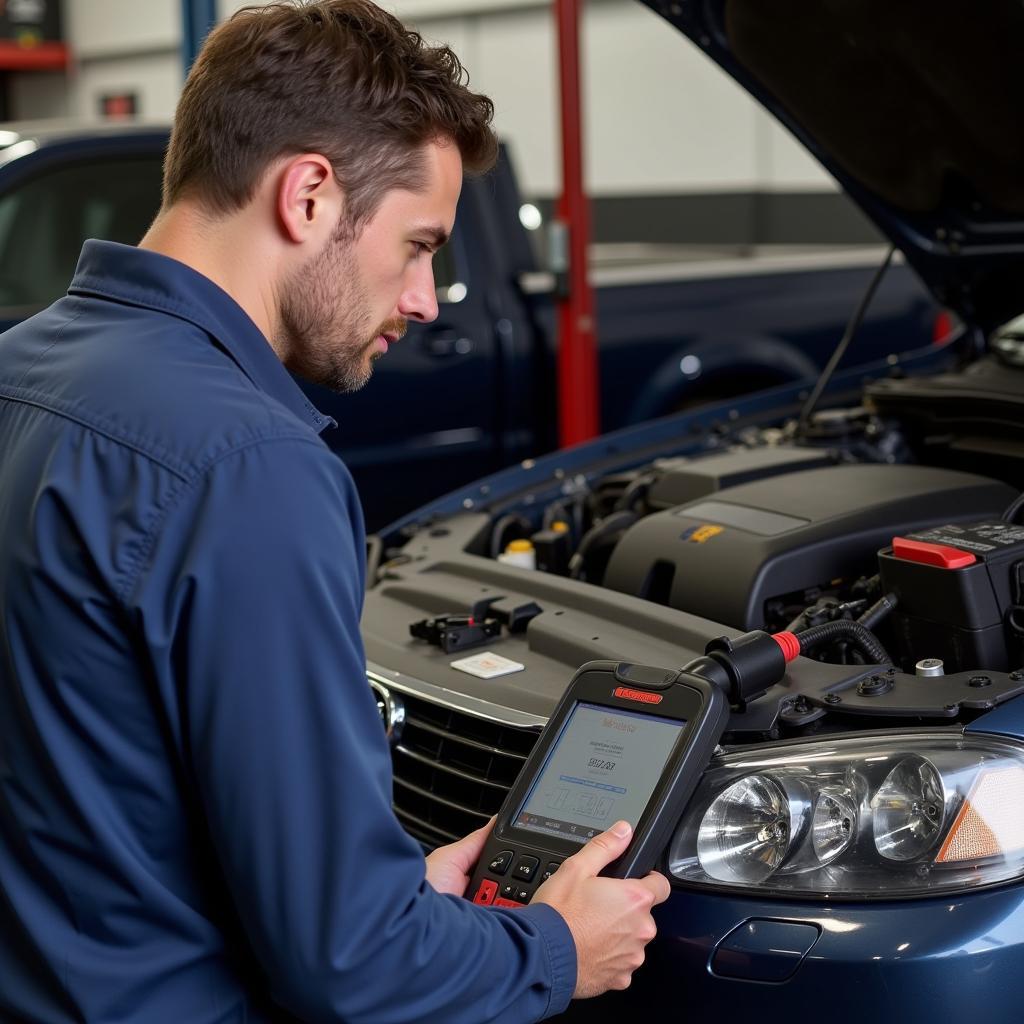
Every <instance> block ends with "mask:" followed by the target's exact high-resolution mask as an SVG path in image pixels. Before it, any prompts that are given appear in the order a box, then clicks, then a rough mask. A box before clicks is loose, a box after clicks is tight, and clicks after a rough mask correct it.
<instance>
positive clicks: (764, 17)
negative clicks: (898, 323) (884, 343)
mask: <svg viewBox="0 0 1024 1024" xmlns="http://www.w3.org/2000/svg"><path fill="white" fill-rule="evenodd" d="M643 2H644V3H646V4H647V6H649V7H650V8H652V10H654V11H656V12H657V13H658V14H660V15H662V16H663V17H664V18H666V19H667V20H668V21H670V22H671V23H672V24H673V25H675V26H676V28H678V29H679V30H680V31H681V32H684V33H685V34H686V35H687V36H689V37H690V39H692V40H693V41H694V43H696V44H697V45H698V46H699V47H700V48H701V49H702V50H704V52H705V53H707V55H708V56H709V57H711V59H712V60H714V61H716V62H717V63H718V64H720V65H721V66H722V68H724V69H725V70H726V71H727V72H728V73H729V74H730V75H731V76H732V77H733V78H735V79H736V81H738V82H739V83H740V84H741V85H743V86H744V88H746V89H747V91H748V92H750V93H751V94H752V95H753V96H754V97H755V98H756V99H757V100H758V101H760V103H761V104H762V105H763V106H764V107H766V108H767V109H768V110H769V111H771V113H772V114H774V115H775V117H776V118H778V120H779V121H781V122H782V124H784V125H785V126H786V127H787V128H788V129H789V130H790V131H791V132H792V133H793V135H795V136H796V138H797V139H799V140H800V141H801V142H802V143H803V144H804V145H805V146H806V147H807V149H808V150H810V152H811V153H812V154H813V155H814V156H815V157H816V158H817V159H818V160H819V161H820V163H821V164H822V165H823V166H824V167H825V168H826V169H827V170H828V171H829V172H830V173H831V174H832V175H833V176H834V177H835V178H836V180H837V181H838V182H839V183H840V185H841V186H842V187H843V189H844V190H845V191H846V192H847V193H848V194H849V195H850V197H851V198H852V199H853V200H854V201H855V202H856V203H857V204H858V205H859V206H860V207H861V209H862V210H863V211H864V212H865V213H866V214H867V216H868V217H869V218H870V219H871V220H872V221H873V222H874V223H875V224H876V225H877V226H878V228H879V229H880V230H881V231H882V233H883V234H885V235H887V236H888V237H889V238H890V239H891V240H892V242H893V243H894V244H895V245H896V246H897V248H898V249H900V250H901V251H902V252H903V254H904V256H905V257H906V259H907V261H908V262H909V263H910V264H911V265H912V266H913V267H914V268H915V269H916V270H917V272H918V273H919V274H920V275H921V277H922V279H923V280H924V281H925V283H926V284H927V285H928V287H929V288H930V289H931V291H932V293H933V294H934V295H935V297H936V299H937V300H938V301H939V302H940V303H942V304H943V305H945V306H947V307H949V308H950V309H952V310H954V311H955V312H956V313H957V314H958V315H959V316H960V317H961V318H962V319H963V320H964V321H965V322H966V323H967V324H969V325H972V326H975V327H978V328H980V329H982V330H983V331H985V332H986V333H988V332H989V331H991V330H992V329H993V328H994V327H996V326H998V325H999V324H1001V323H1003V322H1004V321H1006V320H1008V319H1010V318H1011V317H1012V316H1014V315H1015V314H1017V313H1020V312H1022V311H1024V286H1022V283H1024V132H1022V131H1021V130H1020V126H1021V124H1022V123H1024V76H1022V75H1021V74H1020V71H1019V66H1018V65H1019V55H1020V54H1021V53H1022V52H1024V6H1022V5H1021V4H1020V3H1019V2H1018V0H989V2H987V3H985V4H982V5H977V4H973V5H972V4H963V3H962V2H953V0H932V2H931V3H927V4H925V3H921V2H918V0H908V2H903V3H893V2H892V0H815V2H813V3H807V2H806V0H643Z"/></svg>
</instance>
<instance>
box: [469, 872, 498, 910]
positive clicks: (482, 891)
mask: <svg viewBox="0 0 1024 1024" xmlns="http://www.w3.org/2000/svg"><path fill="white" fill-rule="evenodd" d="M497 891H498V883H497V882H492V881H491V880H490V879H489V878H485V879H484V880H483V881H482V882H481V883H480V888H479V889H477V891H476V895H475V896H474V897H473V902H474V903H479V904H480V905H481V906H484V907H486V906H488V904H490V903H494V902H500V901H497V900H495V899H494V894H495V893H496V892H497Z"/></svg>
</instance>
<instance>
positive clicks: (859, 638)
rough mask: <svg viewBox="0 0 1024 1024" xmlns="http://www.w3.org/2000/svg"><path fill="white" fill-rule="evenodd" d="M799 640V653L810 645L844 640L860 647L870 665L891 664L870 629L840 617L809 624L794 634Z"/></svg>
mask: <svg viewBox="0 0 1024 1024" xmlns="http://www.w3.org/2000/svg"><path fill="white" fill-rule="evenodd" d="M796 638H797V640H799V641H800V653H801V654H806V653H807V652H808V651H809V650H810V649H811V648H812V647H818V646H819V645H821V644H824V643H830V642H833V641H836V640H846V641H847V642H849V643H852V644H854V645H855V646H856V647H858V648H860V650H861V652H862V653H863V654H864V655H865V656H866V657H867V659H868V661H869V663H870V664H872V665H892V664H893V660H892V658H890V657H889V654H888V652H887V651H886V649H885V648H884V647H883V646H882V645H881V643H879V641H878V638H877V637H876V636H875V634H874V633H872V632H871V630H870V629H867V628H866V627H865V626H862V625H861V624H860V623H859V622H850V621H849V620H847V619H841V620H839V621H838V622H823V623H822V624H821V625H820V626H811V627H810V628H809V629H805V630H804V631H803V632H802V633H797V634H796Z"/></svg>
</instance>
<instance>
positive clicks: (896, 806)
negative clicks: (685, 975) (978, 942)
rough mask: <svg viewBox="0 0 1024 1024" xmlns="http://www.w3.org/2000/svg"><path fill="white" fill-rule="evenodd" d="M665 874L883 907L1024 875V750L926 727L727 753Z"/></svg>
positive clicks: (703, 789)
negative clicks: (889, 901) (886, 902)
mask: <svg viewBox="0 0 1024 1024" xmlns="http://www.w3.org/2000/svg"><path fill="white" fill-rule="evenodd" d="M669 867H670V870H671V872H672V874H673V875H674V876H675V877H676V878H677V879H679V880H681V881H684V882H691V883H695V884H699V885H707V886H723V887H729V888H734V889H735V888H743V889H751V890H756V891H757V892H758V893H760V894H766V895H767V894H771V893H776V894H778V895H786V896H788V895H804V896H819V897H820V896H824V895H827V896H845V897H858V898H864V897H869V898H870V897H874V898H877V899H886V898H893V897H900V896H913V895H922V896H923V895H930V894H936V893H939V892H949V891H955V890H965V889H970V888H974V887H976V886H979V885H990V884H994V883H997V882H1005V881H1009V880H1011V879H1014V878H1018V877H1020V876H1024V745H1021V744H1019V743H1016V742H1014V741H1012V740H1008V739H1002V738H996V737H984V736H978V735H976V734H972V735H969V736H967V735H963V734H958V733H950V732H948V731H947V732H938V731H931V732H914V733H901V734H889V735H887V736H885V737H884V738H873V737H868V738H864V737H843V738H836V739H830V740H827V741H822V740H818V741H816V742H813V743H791V744H787V745H785V746H782V747H774V748H772V749H771V750H767V751H766V750H763V749H762V750H756V751H751V750H747V751H741V752H737V753H734V754H729V755H726V756H724V757H722V758H720V759H718V760H716V761H715V762H713V764H712V766H711V767H710V768H709V769H708V771H707V772H706V773H705V775H704V779H703V781H702V783H701V786H700V788H699V789H698V791H697V793H696V794H695V795H694V798H693V800H692V801H691V802H690V805H689V808H688V809H687V813H686V816H685V818H684V820H683V821H682V823H681V824H680V826H679V828H678V830H677V832H676V835H675V838H674V839H673V842H672V846H671V849H670V853H669Z"/></svg>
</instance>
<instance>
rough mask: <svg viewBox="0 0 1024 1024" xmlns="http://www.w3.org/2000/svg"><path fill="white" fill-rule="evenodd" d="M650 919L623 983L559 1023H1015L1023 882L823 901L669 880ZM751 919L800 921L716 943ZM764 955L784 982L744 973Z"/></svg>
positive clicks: (1021, 987) (1022, 997)
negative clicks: (791, 942) (743, 943)
mask: <svg viewBox="0 0 1024 1024" xmlns="http://www.w3.org/2000/svg"><path fill="white" fill-rule="evenodd" d="M655 916H656V917H657V919H658V929H659V932H658V938H657V939H656V940H655V941H654V942H653V943H652V944H651V945H650V946H649V947H648V954H647V962H646V963H645V965H644V966H643V967H642V968H641V969H640V970H639V971H638V972H637V973H636V974H635V975H634V978H633V983H632V985H631V987H630V988H629V989H628V990H627V991H626V992H622V993H612V994H610V995H608V996H604V997H602V998H601V999H597V1000H591V1001H587V1002H582V1003H574V1004H573V1006H572V1007H571V1009H570V1010H569V1012H568V1013H566V1014H565V1015H563V1016H562V1017H559V1018H558V1019H559V1020H565V1021H570V1020H571V1021H583V1020H586V1021H587V1022H588V1024H599V1022H604V1021H608V1022H611V1021H614V1022H615V1024H622V1022H623V1021H630V1020H633V1021H637V1020H644V1021H651V1022H654V1021H656V1020H657V1021H662V1020H664V1021H666V1022H667V1021H673V1022H674V1021H680V1022H683V1021H694V1022H697V1021H700V1022H705V1021H712V1020H723V1021H724V1020H728V1021H757V1022H758V1024H854V1022H857V1024H865V1022H868V1024H890V1022H896V1021H905V1022H907V1024H920V1022H924V1021H935V1022H939V1021H941V1022H944V1024H945V1022H948V1021H964V1022H970V1024H974V1022H984V1024H1020V1022H1021V1021H1022V1020H1024V886H1020V885H1017V886H1011V887H1004V888H1001V889H993V890H989V891H984V892H976V893H972V894H968V895H966V896H950V897H947V898H945V899H929V900H913V901H910V900H907V901H893V902H887V903H883V902H879V903H871V904H867V903H849V904H839V903H836V904H831V905H829V904H810V903H796V902H779V901H774V900H773V901H767V900H756V899H742V898H738V897H735V896H729V895H720V894H711V893H707V892H697V891H683V890H680V889H674V890H673V893H672V896H671V897H670V898H669V900H668V901H667V902H666V903H665V904H664V905H662V906H661V907H660V908H658V910H657V911H656V912H655ZM749 921H755V922H758V921H767V922H772V921H778V922H791V923H795V924H797V925H801V926H804V927H803V928H797V929H773V928H762V929H760V932H761V934H763V935H765V936H766V944H765V948H763V949H756V948H751V949H750V950H749V953H748V954H744V953H743V952H741V951H738V950H737V949H735V948H733V949H722V948H721V947H722V946H723V943H725V944H726V945H727V946H735V945H737V943H736V941H735V936H736V935H737V934H742V933H743V930H741V932H740V933H737V931H736V929H737V928H738V927H739V926H741V925H743V924H744V923H745V922H749ZM805 929H806V930H805ZM812 929H814V930H817V932H818V935H817V939H816V941H814V942H813V945H811V948H810V949H809V950H807V951H806V954H805V955H803V957H802V959H801V958H800V956H799V953H800V952H802V950H799V949H797V950H794V949H791V948H778V949H772V948H771V941H772V940H771V938H769V937H774V938H775V939H776V940H777V938H778V936H779V935H781V934H787V933H789V934H795V935H799V934H813V933H812V931H811V930H812ZM746 931H748V932H749V931H750V930H749V929H747V930H746ZM753 931H754V932H755V934H756V932H757V929H754V930H753ZM748 945H749V943H748ZM753 945H755V946H756V941H755V943H754V944H753ZM786 945H787V943H785V942H784V943H782V944H781V946H782V947H785V946H786ZM794 953H796V957H795V960H794ZM724 954H727V955H724ZM745 956H746V963H744V957H745ZM773 960H774V961H775V963H776V966H777V967H779V966H780V965H781V969H780V970H779V971H778V972H777V973H778V974H783V975H785V974H788V978H787V980H784V981H765V980H754V978H758V977H764V976H766V975H770V974H771V973H772V971H771V963H772V961H773ZM783 960H785V961H787V963H786V964H782V961H783ZM719 971H726V972H728V973H731V974H733V975H737V976H734V977H724V976H722V974H721V973H719ZM744 975H745V976H744ZM655 1014H656V1015H657V1016H655Z"/></svg>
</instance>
